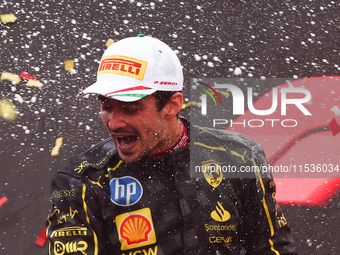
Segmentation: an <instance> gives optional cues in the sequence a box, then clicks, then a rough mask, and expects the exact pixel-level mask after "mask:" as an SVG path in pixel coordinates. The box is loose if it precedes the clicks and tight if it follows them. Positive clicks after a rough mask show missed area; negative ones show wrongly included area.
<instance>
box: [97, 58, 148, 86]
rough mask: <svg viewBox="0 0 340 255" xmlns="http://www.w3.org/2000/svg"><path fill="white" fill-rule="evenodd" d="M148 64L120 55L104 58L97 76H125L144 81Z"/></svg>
mask: <svg viewBox="0 0 340 255" xmlns="http://www.w3.org/2000/svg"><path fill="white" fill-rule="evenodd" d="M147 65H148V62H146V61H143V60H140V59H136V58H130V57H125V56H119V55H111V56H106V57H103V58H102V60H101V62H100V65H99V68H98V72H97V76H98V75H101V74H104V73H113V74H120V75H125V76H128V77H131V78H135V79H137V80H141V81H142V80H143V79H144V74H145V70H146V67H147Z"/></svg>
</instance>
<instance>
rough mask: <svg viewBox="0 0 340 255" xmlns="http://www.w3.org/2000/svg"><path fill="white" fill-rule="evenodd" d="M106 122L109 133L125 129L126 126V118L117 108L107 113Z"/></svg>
mask: <svg viewBox="0 0 340 255" xmlns="http://www.w3.org/2000/svg"><path fill="white" fill-rule="evenodd" d="M107 118H108V122H107V127H108V128H109V129H110V130H111V131H115V130H119V129H121V128H125V127H126V125H127V123H126V122H127V116H126V115H125V114H123V112H122V111H120V110H119V108H118V107H117V108H115V109H113V110H111V111H110V112H109V113H108V116H107Z"/></svg>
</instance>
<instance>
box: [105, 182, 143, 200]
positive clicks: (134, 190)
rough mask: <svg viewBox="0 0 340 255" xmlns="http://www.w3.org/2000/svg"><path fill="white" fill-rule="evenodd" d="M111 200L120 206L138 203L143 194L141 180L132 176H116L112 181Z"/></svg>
mask: <svg viewBox="0 0 340 255" xmlns="http://www.w3.org/2000/svg"><path fill="white" fill-rule="evenodd" d="M110 194H111V201H112V202H113V203H114V204H116V205H119V206H130V205H133V204H135V203H137V202H138V201H139V200H140V198H141V197H142V194H143V187H142V185H141V184H140V182H139V181H138V180H137V179H135V178H133V177H131V176H124V177H121V178H114V179H112V180H111V182H110Z"/></svg>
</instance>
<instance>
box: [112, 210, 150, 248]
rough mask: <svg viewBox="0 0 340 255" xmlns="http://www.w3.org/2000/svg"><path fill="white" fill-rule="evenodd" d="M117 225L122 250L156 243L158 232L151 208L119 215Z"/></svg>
mask: <svg viewBox="0 0 340 255" xmlns="http://www.w3.org/2000/svg"><path fill="white" fill-rule="evenodd" d="M116 225H117V230H118V236H119V241H120V243H121V250H128V249H134V248H138V247H142V246H146V245H150V244H154V243H156V233H155V229H154V226H153V222H152V217H151V211H150V209H149V208H144V209H141V210H137V211H132V212H128V213H124V214H121V215H118V216H117V217H116Z"/></svg>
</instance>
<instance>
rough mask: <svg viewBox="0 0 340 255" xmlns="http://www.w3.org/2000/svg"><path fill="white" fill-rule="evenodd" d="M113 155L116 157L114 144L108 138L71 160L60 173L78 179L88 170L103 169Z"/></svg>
mask: <svg viewBox="0 0 340 255" xmlns="http://www.w3.org/2000/svg"><path fill="white" fill-rule="evenodd" d="M115 155H118V153H117V150H116V147H115V144H114V142H113V140H112V139H111V138H108V139H106V140H104V141H102V142H100V143H98V144H96V145H94V146H92V147H91V148H89V149H88V150H86V151H85V152H83V153H81V154H80V155H78V156H75V157H74V158H72V159H71V160H70V161H69V162H68V164H67V165H66V166H65V167H64V168H63V169H62V170H61V171H60V172H62V173H66V174H69V175H71V176H73V177H76V178H77V177H78V178H80V177H81V176H82V175H84V173H85V172H86V171H87V170H88V169H90V168H94V169H98V170H100V169H103V168H105V167H106V165H107V163H108V162H109V160H110V159H111V158H112V157H114V156H115Z"/></svg>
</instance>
